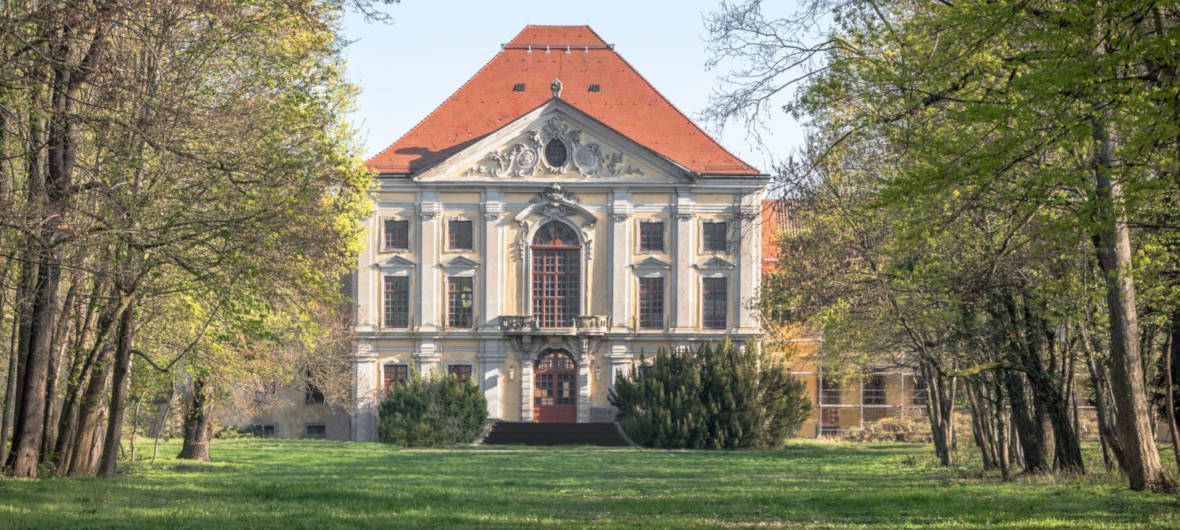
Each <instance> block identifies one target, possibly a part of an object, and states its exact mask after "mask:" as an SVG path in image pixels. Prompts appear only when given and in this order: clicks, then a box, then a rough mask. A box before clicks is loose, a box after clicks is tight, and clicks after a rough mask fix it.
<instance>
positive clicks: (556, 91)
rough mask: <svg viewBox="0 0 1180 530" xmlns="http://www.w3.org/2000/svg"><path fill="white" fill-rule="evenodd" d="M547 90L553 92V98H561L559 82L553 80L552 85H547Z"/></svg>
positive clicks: (555, 79)
mask: <svg viewBox="0 0 1180 530" xmlns="http://www.w3.org/2000/svg"><path fill="white" fill-rule="evenodd" d="M549 90H552V91H553V97H554V98H560V97H561V80H560V79H557V78H554V79H553V82H552V83H549Z"/></svg>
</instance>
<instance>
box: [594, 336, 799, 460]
mask: <svg viewBox="0 0 1180 530" xmlns="http://www.w3.org/2000/svg"><path fill="white" fill-rule="evenodd" d="M610 402H611V404H612V405H614V406H615V407H617V408H618V409H619V413H618V420H619V423H620V424H622V426H623V429H624V430H625V431H626V432H627V435H628V436H630V437H631V439H632V440H634V441H635V442H636V443H638V444H640V445H644V446H648V447H668V448H693V449H738V448H775V447H779V446H781V445H782V444H783V442H784V440H786V438H787V437H788V436H790V435H791V434H793V433H794V432H795V431H796V430H797V429H798V428H799V425H800V424H801V423H802V422H803V419H804V418H805V417H806V416H807V412H808V411H809V410H810V409H811V405H810V402H809V401H808V399H807V397H806V396H805V395H804V386H803V383H802V382H800V381H799V380H798V379H795V377H793V376H792V375H791V374H790V372H788V371H787V369H786V368H785V367H784V366H782V365H781V364H779V363H776V362H774V361H773V360H772V359H770V358H769V357H768V356H766V355H762V354H761V353H758V352H757V351H756V349H755V348H752V347H751V348H746V349H745V351H743V350H741V349H739V348H738V347H737V346H735V345H734V344H733V343H731V342H729V341H726V342H724V343H721V344H718V345H710V344H705V345H702V346H701V347H700V348H699V349H698V350H697V351H695V352H693V351H691V350H686V349H683V350H674V351H670V352H669V351H661V352H659V353H658V354H657V355H656V358H655V359H654V361H653V362H652V363H651V364H650V365H646V364H641V365H640V366H639V367H633V368H632V369H631V377H630V378H628V379H622V380H620V381H619V382H618V383H616V384H615V388H614V389H613V390H612V391H611V395H610Z"/></svg>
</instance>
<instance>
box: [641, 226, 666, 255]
mask: <svg viewBox="0 0 1180 530" xmlns="http://www.w3.org/2000/svg"><path fill="white" fill-rule="evenodd" d="M639 250H642V251H647V252H663V251H664V223H663V222H662V221H642V222H640V223H639Z"/></svg>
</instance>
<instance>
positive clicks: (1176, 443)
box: [1164, 311, 1180, 469]
mask: <svg viewBox="0 0 1180 530" xmlns="http://www.w3.org/2000/svg"><path fill="white" fill-rule="evenodd" d="M1168 342H1169V344H1168V347H1167V349H1165V350H1164V374H1165V379H1164V382H1165V384H1166V387H1165V388H1164V390H1165V392H1164V405H1165V406H1166V407H1168V429H1169V431H1170V433H1171V435H1172V456H1173V457H1175V459H1176V466H1177V468H1178V469H1180V427H1177V425H1176V372H1177V371H1178V370H1177V369H1180V360H1178V359H1177V358H1180V311H1175V312H1173V313H1172V334H1171V337H1170V338H1169V340H1168Z"/></svg>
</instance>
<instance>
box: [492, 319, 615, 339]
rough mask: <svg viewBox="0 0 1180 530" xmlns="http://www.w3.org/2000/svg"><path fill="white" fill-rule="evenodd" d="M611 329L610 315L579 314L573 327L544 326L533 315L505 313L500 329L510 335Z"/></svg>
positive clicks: (576, 332)
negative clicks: (538, 323) (539, 324)
mask: <svg viewBox="0 0 1180 530" xmlns="http://www.w3.org/2000/svg"><path fill="white" fill-rule="evenodd" d="M609 329H610V316H608V315H579V316H576V317H574V325H573V326H571V327H560V328H543V327H541V326H538V325H537V317H534V316H531V315H503V316H501V317H500V331H502V332H504V333H507V334H510V335H570V334H577V335H603V334H605V333H606V332H607V330H609Z"/></svg>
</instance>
